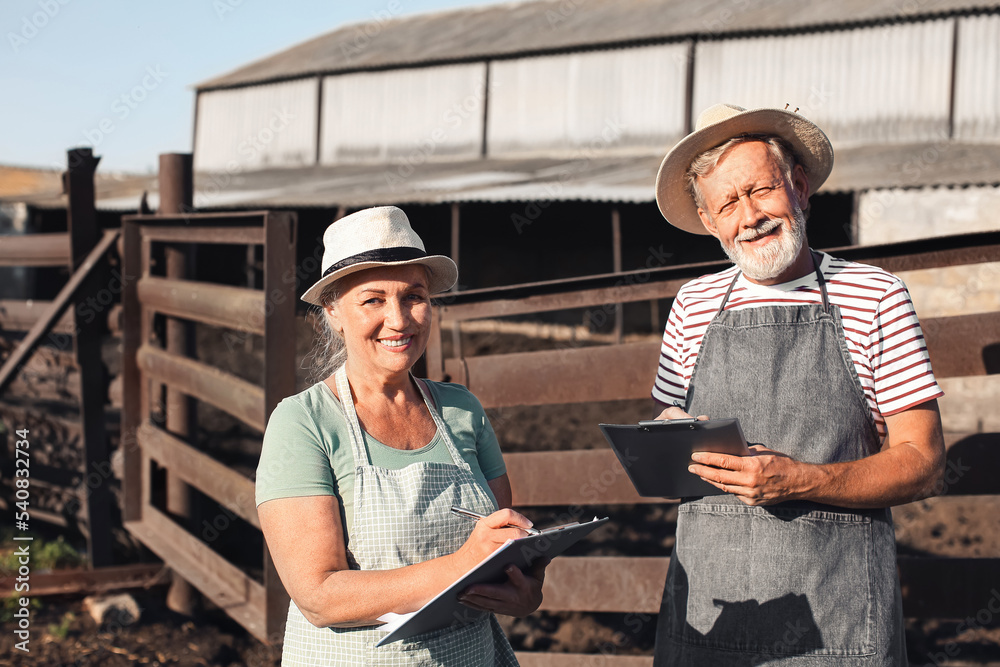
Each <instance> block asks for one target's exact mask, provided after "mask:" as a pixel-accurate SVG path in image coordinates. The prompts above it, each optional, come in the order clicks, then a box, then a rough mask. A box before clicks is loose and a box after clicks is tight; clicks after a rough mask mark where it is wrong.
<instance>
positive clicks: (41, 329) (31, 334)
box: [0, 229, 120, 393]
mask: <svg viewBox="0 0 1000 667" xmlns="http://www.w3.org/2000/svg"><path fill="white" fill-rule="evenodd" d="M119 231H120V230H118V229H109V230H107V231H105V232H104V236H103V237H102V238H101V242H100V243H98V244H97V245H96V246H94V249H93V250H91V251H90V254H89V255H87V259H86V260H84V262H83V263H82V264H81V265H80V268H79V269H77V270H76V271H75V272H74V273H73V275H72V276H70V279H69V280H68V281H67V282H66V284H65V285H63V288H62V289H61V290H59V294H58V295H57V296H56V298H55V299H54V300H53V301H52V304H51V305H50V306H49V308H48V310H47V311H46V312H45V314H43V315H42V316H41V317H39V318H38V320H37V321H36V322H35V324H34V326H32V327H31V329H30V330H29V331H28V333H27V334H26V335H25V337H24V339H23V340H22V341H21V343H20V344H19V345H18V346H17V349H15V350H14V352H13V353H11V355H10V356H9V357H7V361H6V362H4V365H3V367H2V368H0V393H2V392H3V390H4V389H5V388H6V387H7V384H8V383H9V382H10V381H11V379H13V377H14V374H15V372H16V371H18V370H19V369H20V368H21V365H22V364H23V363H24V362H25V360H26V359H27V358H28V356H29V355H30V354H31V353H32V352H33V351H34V349H35V347H37V346H38V344H39V343H40V342H41V341H42V336H44V335H45V334H46V333H48V332H49V331H50V329H51V327H52V325H53V324H55V323H56V321H58V319H59V318H60V317H61V316H62V314H63V313H64V312H66V309H67V308H68V307H69V305H70V303H71V302H72V300H73V298H74V297H75V296H76V292H77V290H78V289H79V288H80V286H81V285H82V284H83V282H84V280H85V279H86V278H87V276H88V274H89V273H90V271H91V270H92V269H93V268H94V267H95V266H96V265H97V263H98V262H99V261H100V260H101V258H102V257H103V256H104V253H106V252H107V251H108V249H109V248H111V245H112V244H113V243H114V242H115V241H116V240H117V239H118V234H119Z"/></svg>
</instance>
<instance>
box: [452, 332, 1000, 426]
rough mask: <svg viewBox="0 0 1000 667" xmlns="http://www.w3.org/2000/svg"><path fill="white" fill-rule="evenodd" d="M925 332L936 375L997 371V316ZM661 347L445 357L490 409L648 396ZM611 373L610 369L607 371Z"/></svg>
mask: <svg viewBox="0 0 1000 667" xmlns="http://www.w3.org/2000/svg"><path fill="white" fill-rule="evenodd" d="M924 335H925V338H926V340H927V348H928V350H929V352H930V355H931V358H932V360H933V363H934V372H935V375H936V376H937V377H939V378H947V377H965V376H969V375H984V374H986V373H987V372H997V371H996V369H992V368H989V369H988V368H987V367H986V363H987V362H986V361H985V356H984V353H983V351H984V349H985V348H986V347H987V346H989V345H996V344H998V343H1000V313H983V314H978V315H962V316H957V317H942V318H931V319H929V320H927V321H926V323H925V326H924ZM659 353H660V343H659V341H656V342H649V343H628V344H625V345H602V346H592V347H576V348H570V347H568V348H565V349H561V350H560V349H557V350H544V351H540V352H519V353H514V354H497V355H489V356H481V357H467V358H465V359H445V362H444V368H445V374H446V375H447V376H448V377H450V379H451V381H452V382H458V383H460V384H464V385H466V386H467V387H469V389H470V390H471V391H472V392H473V393H474V394H475V395H476V396H477V397H478V398H479V400H480V401H481V402H482V403H483V405H484V406H486V407H489V408H497V407H509V406H513V405H551V404H557V403H580V402H587V401H610V400H619V399H635V398H648V397H649V392H650V389H651V387H652V384H653V377H654V374H655V373H656V364H657V360H658V358H659ZM609 369H614V372H613V373H611V372H608V371H609Z"/></svg>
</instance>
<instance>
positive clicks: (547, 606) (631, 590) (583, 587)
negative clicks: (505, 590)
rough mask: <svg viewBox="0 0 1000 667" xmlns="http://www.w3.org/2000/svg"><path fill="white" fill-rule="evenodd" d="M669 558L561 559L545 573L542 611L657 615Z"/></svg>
mask: <svg viewBox="0 0 1000 667" xmlns="http://www.w3.org/2000/svg"><path fill="white" fill-rule="evenodd" d="M669 564H670V559H669V558H666V557H664V558H629V557H575V558H574V557H565V556H563V557H559V558H556V559H554V560H553V561H552V563H551V564H549V566H548V568H546V570H545V584H544V586H543V588H542V595H543V597H542V605H541V607H539V609H541V610H543V611H590V612H615V613H643V614H656V613H658V612H659V611H660V600H661V599H662V597H663V584H664V582H666V580H667V566H668V565H669Z"/></svg>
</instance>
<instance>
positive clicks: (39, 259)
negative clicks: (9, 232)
mask: <svg viewBox="0 0 1000 667" xmlns="http://www.w3.org/2000/svg"><path fill="white" fill-rule="evenodd" d="M68 265H69V234H67V233H65V232H64V233H59V234H26V235H24V236H4V237H3V243H0V266H68Z"/></svg>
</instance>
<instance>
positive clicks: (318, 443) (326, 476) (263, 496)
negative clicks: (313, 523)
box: [256, 381, 507, 534]
mask: <svg viewBox="0 0 1000 667" xmlns="http://www.w3.org/2000/svg"><path fill="white" fill-rule="evenodd" d="M427 386H428V387H429V388H430V392H431V397H432V398H433V402H434V404H435V405H436V406H437V407H438V412H439V413H440V414H441V416H442V418H443V421H444V423H445V425H446V426H447V427H448V432H449V433H450V434H451V439H452V442H454V443H455V447H456V448H457V449H458V452H459V454H460V455H461V456H462V458H463V459H465V461H466V462H467V463H468V464H469V467H470V468H471V469H472V474H473V475H474V476H475V478H476V481H477V482H478V483H479V484H480V486H482V487H483V489H485V491H486V493H487V494H489V496H490V497H491V498H492V497H493V494H492V492H491V491H490V488H489V486H488V485H487V484H486V481H487V480H490V479H494V478H496V477H500V476H501V475H503V474H504V473H505V472H507V468H506V466H505V465H504V462H503V455H502V454H501V453H500V443H499V442H497V437H496V434H494V433H493V427H492V426H490V422H489V419H487V418H486V413H485V412H484V411H483V406H482V405H481V404H480V403H479V399H477V398H476V397H475V396H474V395H473V394H472V392H470V391H469V390H468V389H466V388H465V387H464V386H462V385H459V384H451V383H447V382H430V381H428V382H427ZM365 441H366V444H367V446H368V453H369V457H370V458H371V462H372V465H374V466H379V467H382V468H390V469H399V468H405V467H406V466H408V465H410V464H411V463H420V462H440V463H450V462H451V460H452V459H451V456H450V455H449V454H448V448H447V446H446V445H445V442H444V439H443V438H442V437H441V434H440V432H438V433H435V434H434V437H433V438H431V441H430V442H429V443H427V444H426V445H425V446H423V447H421V448H420V449H412V450H400V449H396V448H394V447H390V446H388V445H385V444H383V443H381V442H379V441H378V440H375V439H374V438H372V437H371V436H370V435H368V433H365ZM354 465H355V464H354V453H353V451H352V450H351V438H350V434H349V429H348V426H347V417H346V415H345V414H344V409H343V407H342V406H341V404H340V401H339V400H337V397H336V396H334V394H333V392H332V391H330V388H329V387H328V386H326V384H324V383H323V382H318V383H316V384H314V385H313V386H311V387H309V388H308V389H306V390H305V391H303V392H302V393H299V394H296V395H295V396H290V397H288V398H286V399H285V400H283V401H281V403H279V404H278V406H277V407H276V408H275V409H274V412H272V413H271V417H270V419H268V422H267V431H266V432H265V433H264V445H263V448H262V449H261V453H260V462H259V463H258V465H257V481H256V485H257V486H256V495H257V504H258V505H260V504H261V503H263V502H266V501H268V500H274V499H275V498H297V497H302V496H328V495H333V496H336V497H337V500H338V501H339V502H340V507H341V519H342V520H343V521H344V529H345V534H346V529H347V526H349V525H351V524H350V522H348V519H352V518H353V515H354ZM495 500H496V499H494V502H495Z"/></svg>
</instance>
